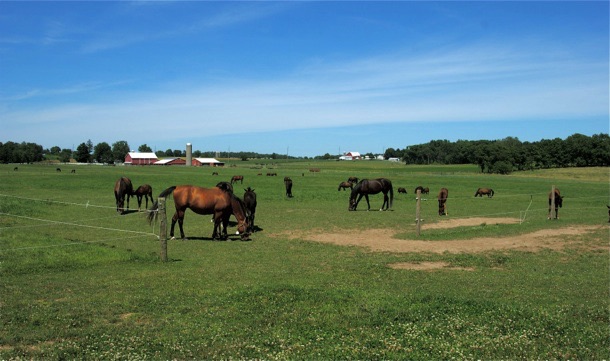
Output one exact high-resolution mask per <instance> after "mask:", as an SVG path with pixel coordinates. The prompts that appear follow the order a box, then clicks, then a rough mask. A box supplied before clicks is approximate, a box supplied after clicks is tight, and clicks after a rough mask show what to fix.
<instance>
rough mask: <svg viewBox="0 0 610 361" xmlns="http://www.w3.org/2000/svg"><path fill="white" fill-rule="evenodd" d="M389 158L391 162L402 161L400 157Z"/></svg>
mask: <svg viewBox="0 0 610 361" xmlns="http://www.w3.org/2000/svg"><path fill="white" fill-rule="evenodd" d="M388 160H389V161H390V162H400V158H395V157H392V158H388Z"/></svg>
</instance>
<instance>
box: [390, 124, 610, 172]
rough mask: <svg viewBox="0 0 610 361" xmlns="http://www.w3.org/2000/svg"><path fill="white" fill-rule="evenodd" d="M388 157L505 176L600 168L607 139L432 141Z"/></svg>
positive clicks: (606, 157)
mask: <svg viewBox="0 0 610 361" xmlns="http://www.w3.org/2000/svg"><path fill="white" fill-rule="evenodd" d="M384 157H385V158H386V159H388V158H392V157H395V158H401V159H402V160H403V161H404V162H405V163H406V164H432V163H435V164H477V165H478V166H479V167H480V168H481V172H484V173H500V174H508V173H510V172H512V171H517V170H519V171H520V170H532V169H541V168H563V167H601V166H608V165H609V163H610V136H609V135H608V134H603V133H600V134H595V135H593V136H591V137H589V136H586V135H582V134H573V135H571V136H569V137H567V138H566V139H565V140H562V139H560V138H555V139H543V140H540V141H537V142H521V141H520V140H519V139H518V138H514V137H507V138H504V139H501V140H476V141H469V140H458V141H457V142H450V141H448V140H433V141H431V142H429V143H426V144H418V145H412V146H408V147H406V148H405V149H402V150H401V149H393V148H388V149H387V150H386V152H385V154H384Z"/></svg>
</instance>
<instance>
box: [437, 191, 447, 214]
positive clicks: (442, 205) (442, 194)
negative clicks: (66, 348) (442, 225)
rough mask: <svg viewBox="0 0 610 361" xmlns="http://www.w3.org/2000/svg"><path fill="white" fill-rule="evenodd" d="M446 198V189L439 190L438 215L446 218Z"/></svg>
mask: <svg viewBox="0 0 610 361" xmlns="http://www.w3.org/2000/svg"><path fill="white" fill-rule="evenodd" d="M447 197H449V190H448V189H447V188H441V190H440V191H439V192H438V215H439V216H446V215H449V213H448V212H447Z"/></svg>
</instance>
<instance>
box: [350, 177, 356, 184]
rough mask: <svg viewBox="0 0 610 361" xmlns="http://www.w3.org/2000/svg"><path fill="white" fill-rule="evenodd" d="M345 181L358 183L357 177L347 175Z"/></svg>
mask: <svg viewBox="0 0 610 361" xmlns="http://www.w3.org/2000/svg"><path fill="white" fill-rule="evenodd" d="M347 181H348V182H350V183H353V184H356V183H358V177H349V178H347Z"/></svg>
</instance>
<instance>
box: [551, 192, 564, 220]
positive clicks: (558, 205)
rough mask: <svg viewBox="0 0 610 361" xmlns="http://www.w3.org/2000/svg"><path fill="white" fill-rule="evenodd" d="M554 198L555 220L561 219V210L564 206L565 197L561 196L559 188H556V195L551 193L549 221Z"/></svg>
mask: <svg viewBox="0 0 610 361" xmlns="http://www.w3.org/2000/svg"><path fill="white" fill-rule="evenodd" d="M553 198H555V219H558V218H559V208H561V207H562V206H563V197H562V196H561V192H559V188H555V194H554V195H553V192H549V215H548V219H551V203H552V200H553Z"/></svg>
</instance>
